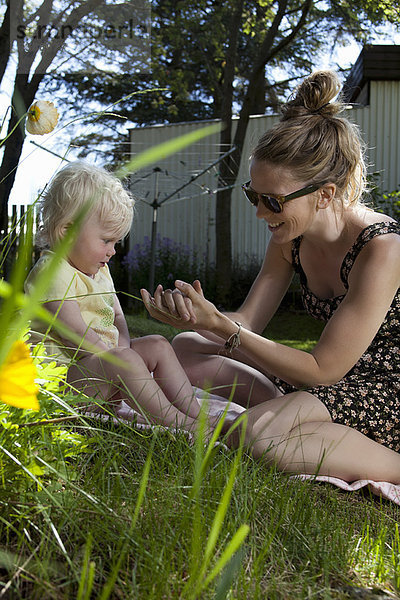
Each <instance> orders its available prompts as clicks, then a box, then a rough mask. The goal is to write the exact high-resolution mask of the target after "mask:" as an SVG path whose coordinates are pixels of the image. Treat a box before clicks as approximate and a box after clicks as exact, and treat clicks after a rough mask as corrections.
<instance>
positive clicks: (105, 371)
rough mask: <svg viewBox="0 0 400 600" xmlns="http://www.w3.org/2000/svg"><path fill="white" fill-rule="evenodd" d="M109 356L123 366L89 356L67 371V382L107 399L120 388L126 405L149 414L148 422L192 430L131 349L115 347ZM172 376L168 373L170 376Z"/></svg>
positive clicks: (191, 420)
mask: <svg viewBox="0 0 400 600" xmlns="http://www.w3.org/2000/svg"><path fill="white" fill-rule="evenodd" d="M110 354H111V355H112V356H113V357H115V358H117V359H118V360H119V361H121V362H122V363H123V366H122V365H121V364H118V365H117V364H113V363H111V362H109V361H108V360H106V359H105V358H104V356H102V355H94V354H93V355H90V356H88V357H87V358H83V359H81V360H80V361H79V362H78V363H77V364H75V365H73V366H71V367H69V369H68V382H69V383H71V384H73V385H74V386H75V387H76V388H77V389H79V390H82V391H84V392H85V393H86V394H87V395H88V396H95V397H99V398H102V399H103V400H108V399H110V398H111V397H112V396H114V394H115V393H116V392H117V391H118V390H119V389H125V390H126V397H127V400H126V402H127V403H128V404H129V405H130V406H131V407H132V408H133V409H135V410H138V411H139V412H140V409H144V411H145V412H146V413H147V414H148V416H149V418H150V421H152V422H154V423H159V424H162V425H167V426H177V427H182V428H185V429H193V428H194V427H193V425H194V421H195V420H194V418H193V417H191V416H188V415H186V414H184V413H183V412H181V411H180V410H178V409H177V408H176V407H175V406H174V405H173V404H171V402H170V401H169V400H168V398H167V397H166V395H165V393H164V392H163V390H162V389H161V388H160V386H159V385H158V383H157V382H156V380H155V379H154V378H153V377H152V376H151V374H150V372H149V369H148V368H147V366H146V364H145V362H144V360H143V359H142V357H141V356H140V355H139V354H138V353H137V352H135V351H134V350H132V349H131V348H114V349H113V350H111V351H110ZM170 375H171V373H170Z"/></svg>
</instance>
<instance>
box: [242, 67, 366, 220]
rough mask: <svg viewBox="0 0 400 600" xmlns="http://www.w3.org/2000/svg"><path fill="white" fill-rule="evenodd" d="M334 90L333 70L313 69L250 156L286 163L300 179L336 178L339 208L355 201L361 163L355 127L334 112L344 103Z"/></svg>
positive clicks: (362, 178)
mask: <svg viewBox="0 0 400 600" xmlns="http://www.w3.org/2000/svg"><path fill="white" fill-rule="evenodd" d="M339 90H340V82H339V79H338V77H337V75H336V74H335V73H334V72H332V71H316V72H315V73H313V74H312V75H310V76H309V77H307V78H306V79H304V81H303V82H302V83H301V84H300V85H299V87H298V88H297V90H296V92H295V94H294V95H293V97H292V98H291V99H289V101H288V102H286V104H284V105H283V107H282V114H283V116H282V118H281V120H280V122H279V123H277V124H276V125H275V126H274V127H272V129H270V130H269V131H267V132H266V133H265V134H264V135H263V136H262V137H261V138H260V140H259V142H258V144H257V146H256V148H255V149H254V150H253V153H252V156H251V158H253V159H256V160H261V161H266V162H271V163H273V164H276V165H279V166H283V167H286V168H288V169H290V171H291V172H292V174H293V175H294V177H295V178H297V179H298V180H299V181H306V182H307V183H319V182H323V181H329V182H332V183H335V184H336V187H337V198H338V200H340V202H341V204H342V207H343V208H344V207H346V206H350V205H353V204H357V203H358V202H360V200H361V196H362V194H363V192H364V191H365V189H366V168H365V162H364V144H363V142H362V140H361V136H360V133H359V130H358V127H357V126H356V125H354V124H352V123H350V121H348V119H346V118H344V117H339V116H337V115H338V113H340V112H341V111H343V109H344V107H345V106H344V104H343V103H342V102H341V101H340V100H338V99H336V100H335V101H334V98H335V97H336V96H337V94H338V92H339Z"/></svg>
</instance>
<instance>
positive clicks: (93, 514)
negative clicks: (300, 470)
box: [0, 419, 400, 600]
mask: <svg viewBox="0 0 400 600" xmlns="http://www.w3.org/2000/svg"><path fill="white" fill-rule="evenodd" d="M57 429H58V427H56V426H52V432H53V433H54V431H55V430H57ZM64 431H69V432H70V433H71V435H82V436H83V438H84V439H86V440H87V441H88V442H89V443H88V444H87V447H86V449H85V451H84V452H79V451H78V450H77V451H76V452H75V453H74V452H71V453H70V454H69V456H65V454H66V452H65V446H64V448H63V447H62V445H58V444H57V443H55V442H53V444H52V445H51V447H50V446H49V440H48V437H47V436H50V432H49V431H48V428H47V429H46V428H44V427H43V428H42V430H41V431H40V432H36V433H35V436H34V437H35V447H36V452H37V459H38V463H39V464H41V465H42V466H43V467H44V468H45V469H46V470H47V475H46V476H45V477H43V476H40V477H38V478H37V479H38V481H39V480H40V483H36V485H33V486H31V487H30V488H29V489H28V488H25V489H21V486H20V487H19V489H17V488H14V489H7V488H6V487H5V486H4V485H3V486H2V487H1V488H0V505H1V518H0V540H1V548H2V551H1V554H0V564H1V586H2V587H0V598H1V597H5V598H12V599H14V598H15V599H17V598H18V599H19V598H24V599H25V598H32V599H36V598H37V599H39V598H41V599H43V600H44V599H50V598H51V599H57V600H58V599H60V600H61V599H63V600H64V599H65V600H67V599H68V600H70V599H72V598H82V599H83V598H103V599H104V598H106V597H110V598H121V599H122V598H123V599H130V598H132V599H133V598H140V599H142V598H143V599H144V598H146V599H147V598H149V599H150V598H154V599H157V600H158V599H159V598H167V599H172V598H201V599H203V598H204V599H208V598H210V599H211V598H238V599H239V598H246V599H247V598H248V599H252V600H253V599H257V598H259V599H263V600H264V599H266V598H279V599H284V598H285V599H286V598H346V597H352V596H351V595H350V596H349V595H348V590H350V589H351V588H352V587H353V588H354V587H359V588H366V587H369V586H377V587H379V588H381V589H387V590H391V591H392V592H393V593H394V592H395V590H397V592H399V591H400V590H399V576H400V570H399V562H400V546H399V532H398V528H397V527H396V522H397V521H398V519H399V509H398V507H396V506H395V505H391V504H389V503H384V502H379V501H377V500H375V499H372V498H370V497H368V496H366V497H364V496H363V495H360V494H357V495H351V494H345V493H343V492H340V491H338V490H337V489H333V488H330V487H327V486H325V485H322V484H315V483H309V482H301V481H298V480H295V479H292V478H289V477H288V476H286V475H283V474H281V473H278V472H276V471H275V470H274V469H273V468H267V467H266V466H264V465H263V464H261V463H256V462H255V461H253V460H252V458H251V457H250V456H246V455H244V456H242V457H241V458H240V460H237V456H238V455H237V452H233V451H230V450H227V449H226V448H224V447H223V446H217V447H215V448H213V449H212V450H211V454H210V456H209V460H208V463H207V465H206V467H205V468H204V464H203V468H201V465H202V461H203V459H204V457H205V452H206V450H205V449H202V447H200V446H199V445H198V446H193V445H191V444H190V442H189V440H188V438H187V437H186V436H185V435H184V434H172V433H171V432H169V431H166V430H162V429H161V428H160V429H158V430H156V431H154V432H147V431H139V430H135V429H134V428H132V427H130V426H129V425H127V424H120V425H114V424H108V425H107V424H105V423H97V422H93V423H90V422H89V421H84V420H83V419H82V421H81V422H80V423H79V424H75V426H74V428H73V429H72V428H71V427H65V425H64ZM39 441H40V442H41V443H40V444H39ZM50 450H51V455H50ZM52 463H53V464H55V465H56V466H55V468H54V469H51V464H52ZM233 468H234V470H233ZM233 473H234V477H233V478H232V474H233ZM230 481H231V483H232V484H233V487H232V491H231V494H230V497H229V498H228V502H227V503H226V510H227V512H226V515H225V518H222V519H221V520H220V522H219V527H220V529H219V531H218V535H216V536H214V538H213V540H212V541H211V542H210V537H211V534H212V532H213V527H214V526H215V522H216V516H217V514H218V511H219V510H220V507H221V499H222V498H223V496H224V491H226V490H227V489H228V487H227V483H229V482H230ZM228 496H229V493H228ZM243 525H247V526H248V527H249V532H248V534H247V537H246V538H245V540H244V543H243V545H242V546H241V547H239V549H238V551H237V552H235V553H233V554H232V556H231V558H230V561H229V562H228V564H227V565H226V567H225V569H224V570H223V571H222V572H221V573H219V575H218V576H216V577H215V578H214V579H212V580H211V581H210V582H209V584H208V585H207V586H205V585H204V584H205V583H206V581H207V577H209V576H210V575H211V574H212V572H213V568H214V567H215V565H216V564H217V562H218V560H219V559H220V558H221V556H223V553H224V550H225V549H226V547H227V545H228V544H229V542H230V541H231V540H232V539H233V538H234V536H235V533H236V532H237V531H240V528H242V527H243ZM214 533H215V530H214ZM244 533H246V532H244ZM214 542H215V543H214ZM210 548H211V553H210V552H208V550H209V549H210ZM207 552H208V553H207ZM205 559H206V568H205V569H204V568H203V564H204V561H205ZM354 597H356V596H354Z"/></svg>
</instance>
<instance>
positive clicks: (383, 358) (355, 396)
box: [275, 222, 400, 452]
mask: <svg viewBox="0 0 400 600" xmlns="http://www.w3.org/2000/svg"><path fill="white" fill-rule="evenodd" d="M387 233H397V234H399V235H400V225H399V224H398V223H396V222H382V223H374V224H373V225H369V226H368V227H366V228H365V229H363V230H362V231H361V233H360V234H359V236H358V237H357V239H356V241H355V243H354V244H353V246H352V247H351V248H350V250H349V251H348V253H347V254H346V256H345V258H344V260H343V263H342V267H341V279H342V281H343V284H344V286H345V288H346V289H348V287H349V286H348V276H349V273H350V271H351V268H352V266H353V264H354V262H355V260H356V259H357V256H358V254H359V253H360V251H361V250H362V248H363V247H364V246H365V244H367V243H368V242H369V240H371V239H372V238H374V237H375V236H377V235H384V234H387ZM301 240H302V238H301V237H299V238H296V239H295V240H293V245H292V263H293V267H294V269H295V271H296V272H297V273H298V274H299V276H300V285H301V294H302V299H303V304H304V307H305V309H306V311H307V313H308V314H309V315H311V316H313V317H314V318H316V319H320V320H322V321H329V319H330V318H331V317H332V315H333V313H334V312H335V310H336V309H337V307H338V306H339V304H340V303H341V301H342V300H343V298H344V297H345V294H343V295H341V296H337V297H335V298H328V299H321V298H318V297H317V296H315V294H313V293H312V292H311V291H310V290H309V289H308V287H307V278H306V275H305V273H304V271H303V268H302V266H301V264H300V256H299V249H300V244H301ZM349 343H350V340H349ZM275 382H276V384H277V385H278V387H279V388H280V389H281V391H283V392H284V393H290V392H293V391H295V390H296V388H294V387H293V386H291V385H290V384H288V383H286V382H284V381H282V380H275ZM305 391H307V392H309V393H310V394H313V395H314V396H316V397H317V398H319V399H320V400H321V402H323V403H324V404H325V406H326V407H327V408H328V410H329V412H330V414H331V417H332V420H333V421H334V422H335V423H341V424H342V425H348V426H350V427H353V428H354V429H357V430H358V431H360V432H361V433H363V434H365V435H366V436H368V437H370V438H372V439H373V440H375V441H376V442H379V443H380V444H383V445H384V446H387V447H388V448H391V449H392V450H395V451H397V452H399V451H400V288H399V290H397V293H396V295H395V297H394V299H393V302H392V304H391V306H390V308H389V310H388V312H387V314H386V317H385V319H384V321H383V323H382V325H381V327H380V329H379V331H378V333H377V334H376V336H375V338H374V339H373V340H372V343H371V345H370V346H369V348H368V349H367V350H366V352H364V354H363V355H362V356H361V358H360V359H359V360H358V362H357V363H356V364H355V365H354V367H353V368H352V369H350V371H349V372H348V373H347V374H346V375H345V376H344V377H343V379H341V380H340V381H338V382H337V383H335V384H334V385H329V386H323V385H320V386H316V387H313V388H307V389H306V390H305Z"/></svg>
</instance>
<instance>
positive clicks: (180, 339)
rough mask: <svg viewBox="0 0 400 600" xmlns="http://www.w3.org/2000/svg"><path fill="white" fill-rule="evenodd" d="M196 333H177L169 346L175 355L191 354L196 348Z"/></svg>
mask: <svg viewBox="0 0 400 600" xmlns="http://www.w3.org/2000/svg"><path fill="white" fill-rule="evenodd" d="M196 337H198V334H197V333H193V332H192V331H185V332H183V333H178V335H176V336H175V337H174V339H173V340H172V342H171V344H172V347H173V349H174V350H175V352H176V353H177V354H180V353H183V354H184V353H186V352H191V351H193V349H194V348H195V346H196Z"/></svg>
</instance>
